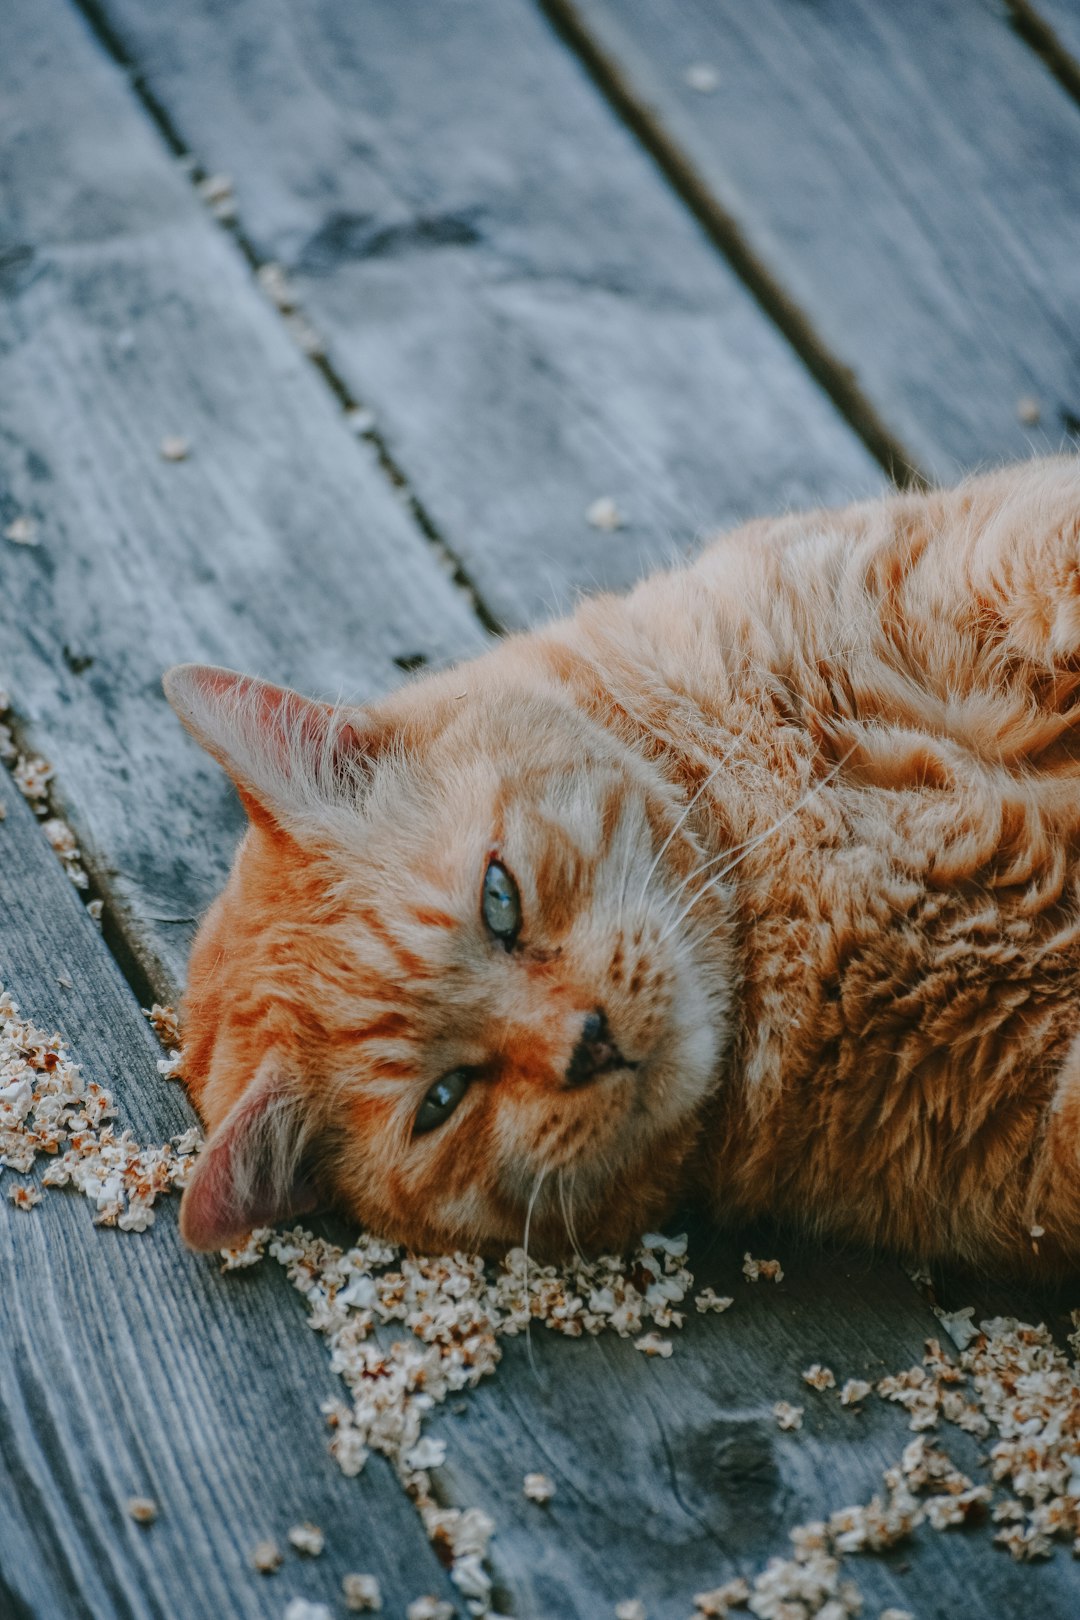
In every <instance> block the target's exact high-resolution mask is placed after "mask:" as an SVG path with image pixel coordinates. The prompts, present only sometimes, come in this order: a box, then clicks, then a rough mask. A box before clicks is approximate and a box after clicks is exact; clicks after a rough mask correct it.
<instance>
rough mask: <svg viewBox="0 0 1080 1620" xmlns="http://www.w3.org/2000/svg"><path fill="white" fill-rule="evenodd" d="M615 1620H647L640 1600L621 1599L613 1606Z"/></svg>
mask: <svg viewBox="0 0 1080 1620" xmlns="http://www.w3.org/2000/svg"><path fill="white" fill-rule="evenodd" d="M615 1620H648V1617H647V1615H646V1613H645V1605H644V1603H642V1601H641V1599H640V1598H623V1600H622V1602H621V1603H616V1605H615Z"/></svg>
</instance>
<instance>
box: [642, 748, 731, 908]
mask: <svg viewBox="0 0 1080 1620" xmlns="http://www.w3.org/2000/svg"><path fill="white" fill-rule="evenodd" d="M738 746H739V739H738V737H735V738H733V739H732V743H731V747H730V748H729V749H728V750H727V752H726V753H725V754H724V756H723V757H722V759H721V760H720V761H719V762H718V764H716V765H714V766H713V769H712V770H711V771H710V772H709V774H708V776H707V777H706V778H705V780H704V782H702V784H701V786H700V787H699V788H698V790H697V792H696V793H695V794H694V795H693V797H692V798H690V799H688V800H687V802H686V804H685V806H684V807H683V812H682V815H681V816H680V817H679V819H678V821H676V823H675V825H674V827H672V829H671V831H670V832H669V833H668V835H667V837H666V838H665V839H664V842H663V843H662V844H661V845H660V848H659V849H658V850H657V852H656V854H655V855H654V856H653V861H652V865H651V866H650V867H649V870H648V871H647V872H646V874H645V881H644V883H643V884H642V885H641V893H640V895H639V896H638V907H639V908H640V907H641V906H643V905H644V904H645V896H646V894H647V893H648V891H649V884H650V883H651V882H652V879H653V874H654V872H655V871H656V868H657V867H658V866H659V865H660V862H661V861H662V860H663V858H664V855H665V853H666V851H667V850H668V849H669V848H670V845H671V841H672V839H673V838H675V837H676V836H677V835H678V832H679V829H680V828H681V827H682V825H683V823H684V822H685V820H686V818H687V816H688V815H689V814H690V812H691V810H692V809H693V808H694V806H695V804H697V802H698V800H699V799H700V798H701V795H702V794H703V793H704V792H705V790H706V789H707V788H708V787H709V786H710V785H711V784H712V783H713V782H715V781H716V778H717V777H718V776H719V775H720V772H721V771H722V770H723V768H724V766H725V765H726V764H727V762H728V760H729V759H730V758H731V756H732V754H733V753H734V752H735V750H736V748H737V747H738Z"/></svg>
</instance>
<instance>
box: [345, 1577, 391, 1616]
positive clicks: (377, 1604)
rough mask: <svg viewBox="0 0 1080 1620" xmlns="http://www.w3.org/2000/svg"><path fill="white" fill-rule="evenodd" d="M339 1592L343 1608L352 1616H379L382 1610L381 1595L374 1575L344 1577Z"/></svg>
mask: <svg viewBox="0 0 1080 1620" xmlns="http://www.w3.org/2000/svg"><path fill="white" fill-rule="evenodd" d="M341 1591H342V1594H343V1596H344V1598H345V1607H346V1608H347V1609H349V1610H350V1611H351V1612H352V1613H353V1614H379V1613H380V1612H381V1610H382V1593H381V1592H380V1590H379V1583H378V1581H377V1580H376V1579H375V1577H374V1575H346V1576H344V1577H343V1578H342V1582H341Z"/></svg>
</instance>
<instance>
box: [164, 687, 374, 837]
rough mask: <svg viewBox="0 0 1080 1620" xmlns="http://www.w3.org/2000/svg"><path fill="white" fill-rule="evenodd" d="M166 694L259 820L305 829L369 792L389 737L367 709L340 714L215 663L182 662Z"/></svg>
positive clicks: (349, 710) (166, 689)
mask: <svg viewBox="0 0 1080 1620" xmlns="http://www.w3.org/2000/svg"><path fill="white" fill-rule="evenodd" d="M163 685H164V687H165V696H166V697H167V698H168V700H169V702H170V703H171V704H172V707H173V708H174V709H175V711H176V713H177V714H178V715H179V717H180V719H181V720H182V721H183V723H184V725H185V726H186V727H187V729H188V730H189V731H190V732H191V734H192V736H193V737H195V739H196V740H197V741H198V742H200V743H201V744H202V746H203V747H204V748H205V749H206V750H207V752H208V753H210V754H212V755H213V756H214V758H215V759H216V760H217V761H218V763H219V764H220V765H223V766H224V768H225V769H226V770H227V771H228V773H229V775H230V776H231V777H232V779H233V781H234V782H235V783H236V786H237V789H238V791H239V793H240V797H241V799H242V800H243V803H244V808H245V809H246V810H247V812H248V815H249V816H250V817H251V818H252V820H253V821H260V822H263V823H264V824H272V825H274V826H277V827H284V828H285V829H286V830H291V829H294V828H298V827H302V826H303V824H304V822H305V821H306V820H307V819H308V818H309V817H314V818H316V819H317V818H318V813H319V810H320V809H322V808H325V806H326V805H328V804H348V803H355V802H356V801H357V800H358V799H359V797H360V796H361V795H362V793H363V791H364V788H365V785H366V782H367V779H368V776H369V774H370V767H371V763H372V761H373V759H374V757H375V755H376V754H377V753H378V751H379V748H380V747H381V744H382V740H383V739H382V733H381V732H380V731H379V729H378V728H377V727H376V726H375V725H374V723H373V722H371V721H369V719H368V716H367V715H366V714H365V712H364V711H363V710H362V709H348V710H345V709H335V708H334V707H333V706H332V705H331V704H329V703H319V702H316V701H314V700H313V699H311V698H305V697H301V695H300V693H299V692H292V691H289V689H288V688H287V687H283V686H272V685H271V684H270V682H269V681H260V680H256V679H255V677H254V676H251V675H238V674H237V673H236V672H235V671H234V670H231V669H217V668H214V667H213V666H212V665H209V664H177V665H175V667H174V668H172V669H170V670H169V671H168V672H167V673H166V675H165V677H164V682H163Z"/></svg>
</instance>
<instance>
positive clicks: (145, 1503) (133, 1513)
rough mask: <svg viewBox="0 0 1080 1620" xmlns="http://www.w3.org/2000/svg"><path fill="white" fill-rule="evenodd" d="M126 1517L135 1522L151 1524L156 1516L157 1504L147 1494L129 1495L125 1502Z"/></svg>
mask: <svg viewBox="0 0 1080 1620" xmlns="http://www.w3.org/2000/svg"><path fill="white" fill-rule="evenodd" d="M127 1512H128V1518H129V1519H134V1520H135V1523H136V1524H153V1522H154V1520H155V1519H156V1518H157V1516H158V1505H157V1503H156V1502H154V1501H151V1499H150V1497H149V1496H131V1497H129V1498H128V1504H127Z"/></svg>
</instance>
